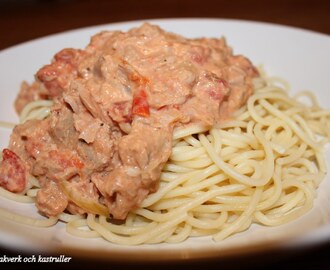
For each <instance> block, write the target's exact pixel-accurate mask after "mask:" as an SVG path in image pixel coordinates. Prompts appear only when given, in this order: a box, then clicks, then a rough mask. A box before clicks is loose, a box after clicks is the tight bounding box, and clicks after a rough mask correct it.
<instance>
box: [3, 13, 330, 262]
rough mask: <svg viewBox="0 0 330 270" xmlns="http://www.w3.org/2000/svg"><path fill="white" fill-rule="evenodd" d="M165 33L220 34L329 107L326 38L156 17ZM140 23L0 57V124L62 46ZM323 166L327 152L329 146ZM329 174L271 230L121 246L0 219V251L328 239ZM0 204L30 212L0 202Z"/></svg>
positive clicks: (186, 250)
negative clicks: (305, 207) (301, 210)
mask: <svg viewBox="0 0 330 270" xmlns="http://www.w3.org/2000/svg"><path fill="white" fill-rule="evenodd" d="M150 22H152V23H154V24H158V25H160V26H161V27H163V28H164V29H166V30H168V31H172V32H175V33H178V34H182V35H184V36H186V37H201V36H207V37H220V36H225V37H226V38H227V41H228V43H229V44H230V45H231V46H232V47H233V48H234V52H235V53H237V54H238V53H239V54H244V55H245V56H247V57H249V58H250V59H251V60H252V61H253V63H254V64H256V65H259V64H262V65H263V66H264V68H265V70H266V72H267V73H269V74H271V75H278V76H281V77H283V78H285V79H287V80H288V81H289V82H290V83H291V85H292V92H294V91H297V90H305V89H308V90H312V91H314V92H315V93H316V95H317V97H318V98H319V99H320V102H321V105H323V106H324V107H328V108H330V91H329V86H330V76H329V70H330V37H329V36H327V35H323V34H319V33H314V32H310V31H306V30H301V29H296V28H289V27H284V26H278V25H272V24H265V23H257V22H247V21H237V20H217V19H171V20H153V21H150ZM141 23H142V21H137V22H127V23H117V24H110V25H101V26H95V27H89V28H84V29H79V30H74V31H69V32H65V33H61V34H57V35H53V36H48V37H45V38H41V39H38V40H34V41H30V42H27V43H24V44H22V45H18V46H15V47H12V48H9V49H6V50H4V51H2V52H0V97H1V99H0V103H1V106H0V119H1V120H6V121H17V116H16V115H15V112H14V109H13V106H12V104H13V101H14V99H15V96H16V94H17V92H18V89H19V85H20V83H21V81H22V80H27V81H29V82H31V81H32V80H33V76H34V73H35V72H36V71H37V70H38V69H39V68H40V67H41V66H42V65H44V64H47V63H49V61H50V59H51V58H52V56H53V55H54V54H55V53H56V52H57V51H59V50H60V49H62V48H65V47H73V48H84V47H85V46H86V45H87V44H88V42H89V39H90V37H91V36H92V35H93V34H95V33H97V32H99V31H101V30H117V29H120V30H128V29H129V28H131V27H133V26H138V25H140V24H141ZM9 133H10V132H9V131H8V130H4V129H0V148H3V147H5V146H7V143H8V138H9ZM327 160H328V167H330V151H329V147H328V148H327ZM329 191H330V176H329V175H328V176H327V178H326V179H325V180H324V181H323V183H322V184H321V186H320V188H319V190H318V194H317V199H316V200H315V206H314V208H313V209H312V211H310V212H309V213H308V214H307V215H305V216H303V217H302V218H300V219H299V220H296V221H294V222H292V223H290V224H287V225H284V226H279V227H275V228H269V227H261V226H257V225H253V226H252V227H251V228H250V229H249V230H248V231H246V232H243V233H240V234H237V235H235V236H232V237H230V238H228V239H226V240H224V241H222V242H218V243H215V242H213V241H212V240H211V238H210V237H202V238H194V239H189V240H187V241H185V242H184V243H180V244H157V245H142V246H137V247H126V246H118V245H113V244H110V243H108V242H105V241H103V240H102V239H93V240H90V239H89V240H86V239H79V238H76V237H73V236H70V235H68V234H67V233H66V232H65V228H64V226H63V225H62V224H58V225H56V226H55V227H52V228H47V229H38V228H33V227H29V226H23V225H20V224H17V223H14V222H11V221H8V220H0V221H1V222H0V246H3V247H6V248H8V249H13V250H21V251H29V252H34V253H45V252H49V253H52V254H54V253H62V254H63V253H64V254H69V253H70V254H73V253H74V254H79V255H84V256H86V255H87V256H98V257H99V256H102V257H105V258H111V259H122V258H125V259H126V260H130V259H131V260H139V259H143V260H159V259H189V258H194V259H196V258H207V257H215V256H217V257H223V256H228V255H238V254H241V253H242V252H251V251H256V250H259V249H260V248H262V249H265V248H267V247H268V248H274V247H275V246H276V247H281V248H283V247H288V246H293V247H296V246H298V245H299V246H302V245H310V244H315V243H318V242H320V241H329V240H330V192H329ZM0 207H2V208H6V209H12V210H14V211H22V212H24V213H26V214H29V213H31V212H33V206H32V205H31V206H28V207H26V206H22V205H20V204H18V203H12V202H10V201H8V200H6V199H3V198H0Z"/></svg>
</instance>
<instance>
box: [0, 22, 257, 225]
mask: <svg viewBox="0 0 330 270" xmlns="http://www.w3.org/2000/svg"><path fill="white" fill-rule="evenodd" d="M256 76H258V72H257V71H256V69H255V67H254V66H253V65H252V64H251V63H250V61H249V60H248V59H247V58H245V57H243V56H240V55H234V54H233V52H232V50H231V48H230V47H229V46H228V45H227V44H226V41H225V40H224V39H223V38H220V39H208V38H200V39H186V38H184V37H181V36H178V35H175V34H172V33H167V32H165V31H164V30H162V29H160V28H159V27H157V26H154V25H150V24H143V25H142V26H141V27H138V28H134V29H132V30H130V31H128V32H120V31H114V32H107V31H105V32H101V33H99V34H97V35H95V36H94V37H92V39H91V42H90V44H89V45H88V46H87V47H86V49H85V50H75V49H64V50H62V51H60V52H59V53H57V54H56V55H55V57H54V59H53V61H52V63H51V64H49V65H46V66H44V67H42V68H41V69H40V70H39V71H38V72H37V74H36V81H35V82H33V83H32V84H31V85H29V84H27V83H24V84H23V85H22V88H21V92H20V94H19V96H18V98H17V100H16V103H15V105H16V110H17V111H18V112H20V111H21V110H22V108H23V107H24V106H25V105H26V104H27V103H29V102H30V101H33V100H38V99H53V100H54V102H55V104H54V106H53V107H52V109H51V115H50V116H49V117H48V118H46V119H44V120H32V121H27V122H26V123H24V124H20V125H18V126H17V127H16V128H15V129H14V132H13V134H12V136H11V141H10V147H9V148H10V149H11V150H9V151H13V153H16V155H17V156H18V157H19V158H18V159H19V162H20V167H22V169H24V170H26V172H27V173H30V174H32V175H34V176H36V177H37V178H38V179H39V181H40V184H41V190H40V191H39V192H38V194H37V203H36V205H37V207H38V208H39V210H40V211H41V212H43V213H44V214H46V215H48V216H56V215H58V214H59V213H61V212H63V211H64V210H68V211H69V212H72V213H85V212H92V213H93V212H94V213H99V212H100V211H101V213H102V214H103V212H102V211H103V210H104V206H106V211H107V212H108V213H110V216H112V217H114V218H116V219H125V217H126V215H127V213H128V212H129V211H130V210H132V209H134V208H136V207H138V206H139V204H140V203H141V202H142V201H143V199H144V198H145V197H146V196H147V195H148V194H149V193H152V192H155V191H157V189H158V184H159V176H160V173H161V170H162V168H163V166H164V164H165V163H166V161H167V160H168V158H169V156H170V154H171V149H172V133H173V130H174V129H175V128H177V127H180V126H187V125H193V124H199V125H204V126H206V127H211V126H212V125H214V124H216V123H217V122H219V121H223V120H225V119H227V118H228V117H230V116H231V115H232V113H233V112H235V111H236V110H237V109H238V108H240V107H241V106H242V105H243V104H245V102H246V100H247V98H248V97H249V96H250V95H251V94H252V79H253V78H254V77H256ZM17 162H18V161H17ZM5 163H7V165H6V166H7V167H8V163H12V162H8V161H7V162H6V161H5V160H4V161H3V162H2V163H1V165H0V170H3V171H4V174H5V173H6V171H5V170H4V169H3V167H4V166H5V165H3V164H5ZM21 163H22V164H23V165H21ZM7 171H8V170H7ZM22 175H24V174H23V173H21V174H20V176H19V177H20V178H21V179H20V180H22V177H23V176H22ZM6 177H7V178H6V181H7V182H8V181H9V182H11V181H12V182H17V181H16V180H15V178H17V177H15V176H12V174H11V176H10V177H9V176H8V175H6ZM2 178H4V177H3V176H0V185H1V186H5V185H4V184H1V183H2V182H4V180H3V179H2ZM9 178H10V179H9ZM8 179H9V180H8ZM19 183H22V181H20V182H19ZM25 183H26V181H23V184H21V185H25ZM63 183H64V184H63ZM23 189H24V187H23ZM73 194H74V195H73ZM87 202H88V203H87ZM97 209H98V210H97ZM100 209H101V210H100Z"/></svg>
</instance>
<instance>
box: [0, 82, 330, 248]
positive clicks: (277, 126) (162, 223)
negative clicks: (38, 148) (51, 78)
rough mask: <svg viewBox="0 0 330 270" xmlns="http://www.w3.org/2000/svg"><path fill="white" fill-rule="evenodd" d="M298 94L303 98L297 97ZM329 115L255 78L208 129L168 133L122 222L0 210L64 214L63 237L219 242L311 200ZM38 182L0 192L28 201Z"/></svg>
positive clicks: (36, 108) (39, 114)
mask: <svg viewBox="0 0 330 270" xmlns="http://www.w3.org/2000/svg"><path fill="white" fill-rule="evenodd" d="M302 96H304V97H306V98H308V99H309V101H310V104H305V103H302V102H300V101H299V99H300V98H301V97H302ZM49 106H51V102H47V103H44V102H43V101H37V102H34V103H33V104H29V105H28V106H27V108H26V109H24V110H23V112H24V114H23V115H21V121H26V119H32V118H38V119H41V118H43V117H46V116H47V114H48V113H49ZM329 120H330V111H329V110H324V109H322V108H321V107H320V106H319V104H318V103H317V100H316V98H315V97H314V96H313V94H312V93H310V92H300V93H299V94H298V95H297V96H296V97H294V98H291V97H289V95H288V93H287V91H286V90H284V89H283V87H280V86H278V84H277V83H276V81H275V82H272V81H271V79H267V84H266V83H265V81H264V80H262V79H258V80H256V81H255V93H254V94H253V95H252V96H251V97H250V98H249V100H248V103H247V105H246V106H244V107H242V108H241V109H240V110H239V111H238V112H237V113H236V115H235V117H233V118H232V119H230V120H228V121H225V122H223V123H222V124H220V125H219V126H216V127H213V128H212V129H210V130H205V129H204V128H202V127H198V126H193V127H189V128H185V129H181V130H176V131H175V132H174V134H173V149H172V154H171V156H170V159H169V160H168V162H167V164H166V165H165V167H164V169H163V171H162V174H161V178H160V187H159V189H158V191H157V192H156V193H153V194H150V195H149V196H148V197H147V198H146V199H145V200H144V201H143V202H142V204H141V205H140V207H139V208H137V209H135V210H133V211H131V212H130V213H129V215H128V217H127V218H126V220H125V221H124V222H122V223H121V224H116V223H115V222H113V221H112V220H109V219H108V218H107V217H105V216H100V215H95V214H88V215H84V216H79V215H70V214H66V213H62V214H61V215H59V216H58V217H56V218H49V219H44V220H41V221H40V220H33V219H31V218H29V217H22V216H21V215H17V214H13V213H8V212H6V211H5V210H0V216H1V217H3V218H6V219H12V220H15V221H18V222H20V223H24V224H30V225H34V226H53V225H55V224H56V222H65V223H66V228H67V232H68V233H70V234H72V235H75V236H78V237H84V238H95V237H102V238H104V239H106V240H107V241H110V242H112V243H116V244H122V245H139V244H144V243H161V242H170V243H177V242H182V241H184V240H186V239H187V238H189V237H199V236H206V235H212V237H213V239H214V240H215V241H220V240H222V239H225V238H227V237H229V236H230V235H232V234H235V233H238V232H241V231H244V230H246V229H248V228H249V227H250V225H251V224H252V223H259V224H262V225H266V226H278V225H281V224H284V223H287V222H290V221H292V220H295V219H297V218H298V217H300V216H301V215H303V214H305V213H306V212H307V211H309V210H310V209H311V208H312V206H313V199H314V198H315V196H316V189H317V187H318V186H319V184H320V182H321V181H322V179H323V178H324V176H325V174H326V165H325V160H324V145H325V144H326V143H327V142H328V141H329V139H330V138H329V136H330V121H329ZM38 188H39V185H38V181H37V179H35V178H33V177H31V178H30V179H29V188H28V190H27V191H26V192H25V194H23V195H18V194H12V193H10V192H8V191H5V190H3V189H2V188H0V195H1V196H5V197H7V198H9V199H10V200H16V201H20V202H27V203H30V202H34V197H35V196H36V193H37V191H38Z"/></svg>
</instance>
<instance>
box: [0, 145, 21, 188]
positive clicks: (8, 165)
mask: <svg viewBox="0 0 330 270" xmlns="http://www.w3.org/2000/svg"><path fill="white" fill-rule="evenodd" d="M2 154H3V155H2V157H3V160H2V162H1V163H0V186H1V187H3V188H5V189H6V190H8V191H11V192H22V191H23V190H24V189H25V186H26V169H25V165H24V163H23V162H22V160H21V159H20V158H19V156H17V155H16V154H15V153H14V152H13V151H11V150H9V149H6V148H5V149H3V151H2Z"/></svg>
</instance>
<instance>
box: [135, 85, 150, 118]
mask: <svg viewBox="0 0 330 270" xmlns="http://www.w3.org/2000/svg"><path fill="white" fill-rule="evenodd" d="M132 114H133V115H139V116H143V117H147V116H149V115H150V111H149V103H148V100H147V94H146V92H145V91H144V90H143V89H142V90H140V91H138V92H137V93H136V94H134V97H133V105H132Z"/></svg>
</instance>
